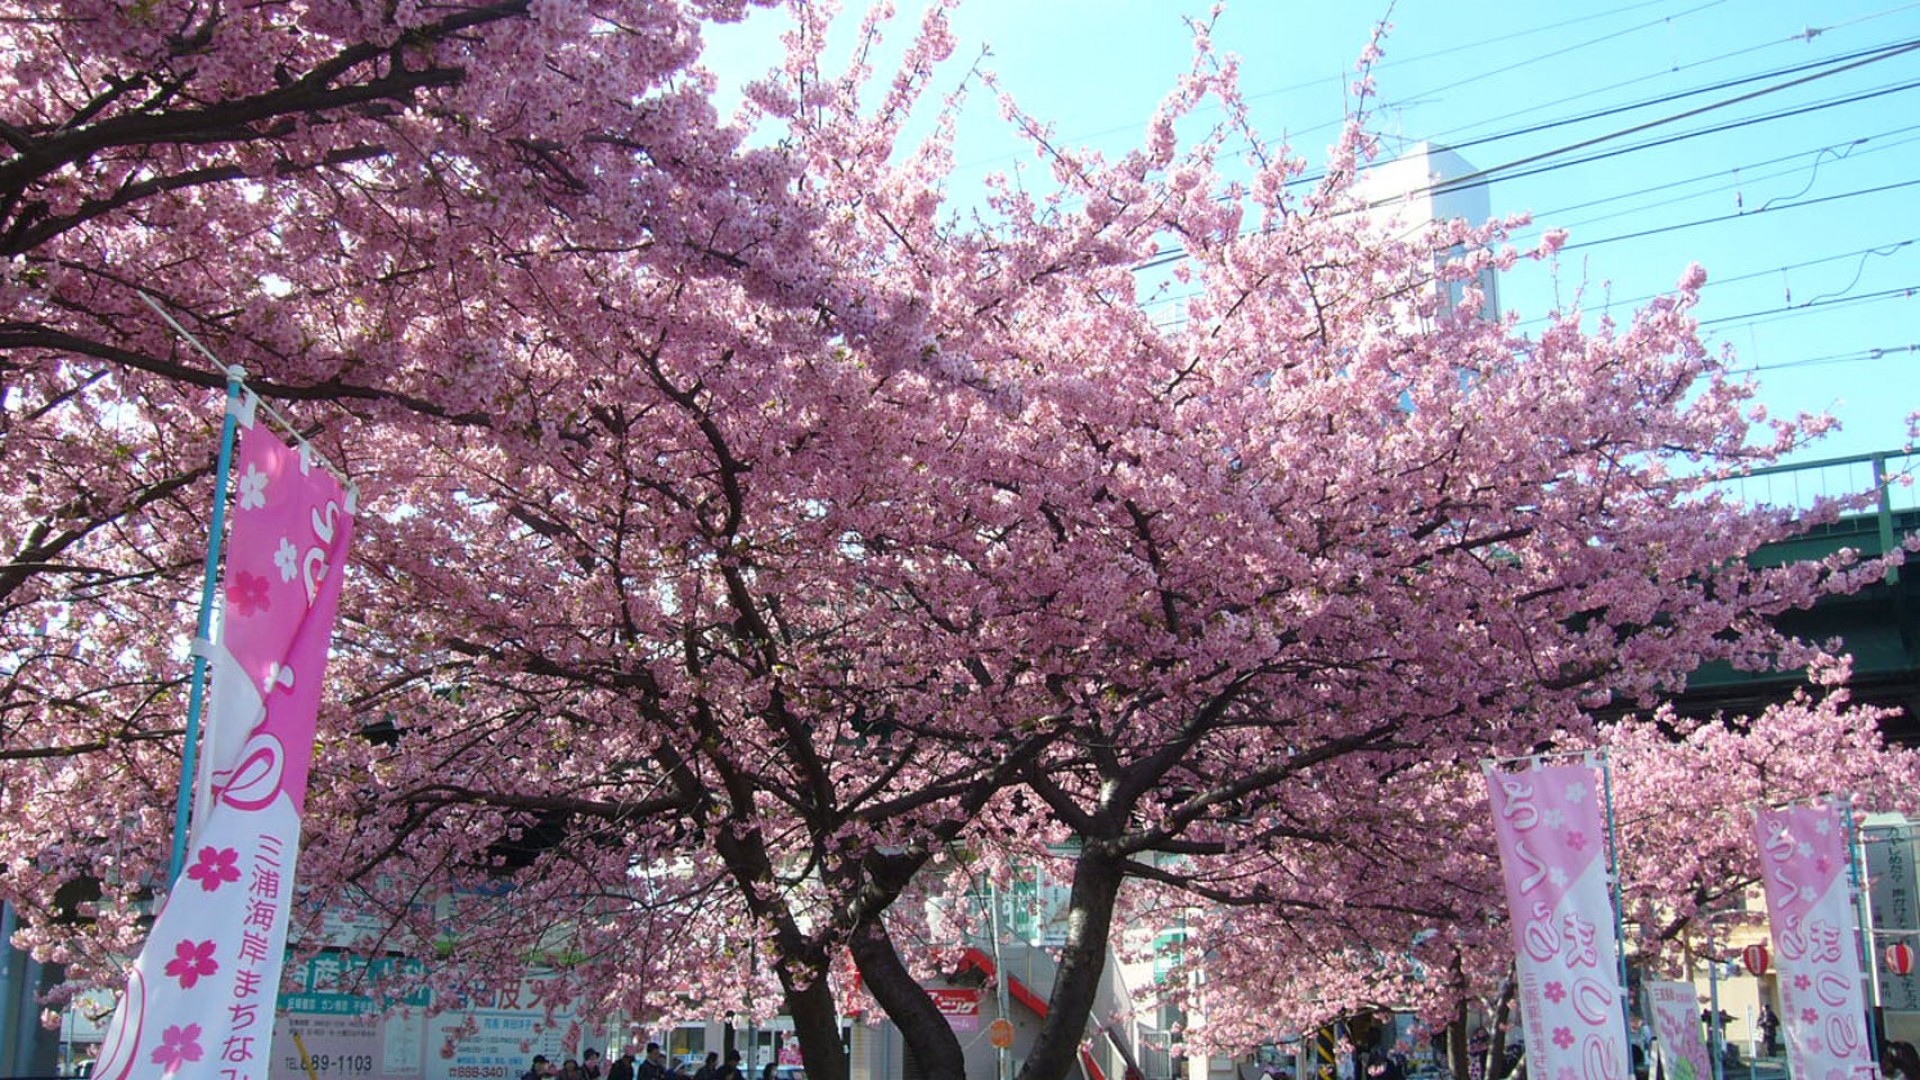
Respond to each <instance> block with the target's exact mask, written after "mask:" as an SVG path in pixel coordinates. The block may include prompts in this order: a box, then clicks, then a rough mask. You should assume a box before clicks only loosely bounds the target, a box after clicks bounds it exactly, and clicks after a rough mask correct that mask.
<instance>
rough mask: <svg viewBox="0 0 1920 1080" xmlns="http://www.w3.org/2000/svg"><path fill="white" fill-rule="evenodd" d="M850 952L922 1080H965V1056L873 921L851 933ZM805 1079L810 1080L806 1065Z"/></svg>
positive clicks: (886, 935) (953, 1036)
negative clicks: (917, 1068) (916, 1060)
mask: <svg viewBox="0 0 1920 1080" xmlns="http://www.w3.org/2000/svg"><path fill="white" fill-rule="evenodd" d="M852 949H853V962H854V964H855V966H857V967H858V968H859V969H860V977H861V979H863V980H865V982H866V984H867V990H868V992H870V993H872V994H873V999H874V1000H875V1001H876V1002H878V1003H879V1004H880V1008H881V1010H882V1011H884V1012H885V1013H886V1014H887V1019H889V1020H891V1021H893V1022H894V1025H895V1026H897V1027H898V1028H899V1029H900V1037H901V1039H903V1040H904V1041H905V1042H906V1044H907V1048H908V1049H909V1050H911V1051H912V1052H913V1055H914V1057H915V1058H917V1059H918V1060H919V1062H920V1066H921V1068H922V1069H923V1070H925V1075H926V1077H927V1080H966V1075H967V1063H966V1056H965V1052H964V1051H963V1050H961V1048H960V1038H959V1036H957V1035H955V1034H954V1033H953V1027H952V1025H950V1024H948V1023H947V1018H946V1017H945V1016H943V1015H941V1013H940V1009H939V1008H938V1007H937V1006H935V1005H934V1003H933V998H932V997H931V996H929V995H928V994H927V991H926V989H925V988H924V987H922V986H921V985H920V982H919V980H917V979H915V978H914V977H913V972H911V971H908V970H907V966H906V964H904V963H902V962H901V960H900V953H899V950H897V949H896V948H895V947H894V944H893V939H892V938H891V937H890V936H888V934H887V932H886V929H885V928H884V927H882V926H881V925H880V924H879V923H878V922H877V921H875V922H870V923H868V924H867V925H865V926H863V927H861V928H860V929H859V930H857V931H855V932H854V935H853V941H852ZM807 1075H808V1077H812V1076H813V1071H812V1067H811V1065H809V1067H808V1071H807Z"/></svg>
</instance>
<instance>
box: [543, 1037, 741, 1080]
mask: <svg viewBox="0 0 1920 1080" xmlns="http://www.w3.org/2000/svg"><path fill="white" fill-rule="evenodd" d="M774 1068H775V1066H774V1065H773V1064H771V1063H769V1064H768V1065H767V1067H766V1068H765V1069H764V1070H762V1071H761V1074H760V1080H773V1075H774ZM556 1078H557V1080H746V1075H745V1074H744V1073H742V1072H741V1070H740V1051H738V1050H729V1051H727V1056H726V1060H725V1061H724V1062H722V1060H721V1057H720V1054H719V1053H718V1052H717V1051H716V1052H714V1053H710V1054H708V1055H707V1060H706V1063H705V1064H703V1065H701V1066H700V1067H699V1068H698V1069H694V1070H692V1071H689V1070H688V1069H687V1067H686V1065H685V1063H684V1062H683V1063H681V1064H679V1065H675V1064H672V1063H670V1062H668V1061H667V1055H666V1053H665V1052H664V1051H662V1050H661V1049H660V1044H659V1043H648V1044H647V1048H646V1052H645V1053H644V1054H636V1053H635V1051H634V1048H633V1047H631V1046H629V1047H627V1049H626V1052H625V1053H622V1054H621V1055H620V1056H619V1057H617V1058H615V1059H613V1061H611V1062H608V1061H607V1060H606V1059H605V1058H603V1057H602V1056H601V1054H600V1051H598V1050H594V1049H588V1050H587V1051H585V1052H584V1053H582V1054H581V1055H580V1056H579V1057H578V1058H567V1059H565V1060H564V1061H561V1062H558V1063H555V1062H554V1061H552V1060H549V1059H548V1057H547V1056H546V1055H545V1054H535V1055H533V1062H532V1064H531V1065H530V1066H529V1067H528V1069H527V1071H526V1072H524V1073H522V1074H521V1075H520V1080H556Z"/></svg>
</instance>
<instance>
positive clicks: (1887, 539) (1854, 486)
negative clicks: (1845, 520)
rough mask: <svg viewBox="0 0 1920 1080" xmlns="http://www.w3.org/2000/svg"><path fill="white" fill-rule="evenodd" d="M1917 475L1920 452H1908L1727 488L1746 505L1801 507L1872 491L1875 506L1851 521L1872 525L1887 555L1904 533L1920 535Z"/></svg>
mask: <svg viewBox="0 0 1920 1080" xmlns="http://www.w3.org/2000/svg"><path fill="white" fill-rule="evenodd" d="M1916 475H1920V448H1915V447H1905V448H1902V449H1899V450H1877V451H1873V452H1871V453H1865V454H1851V455H1848V456H1846V457H1834V458H1824V459H1821V460H1818V461H1806V462H1797V463H1794V464H1789V465H1772V466H1768V467H1766V468H1761V469H1755V470H1753V471H1752V472H1750V473H1748V474H1746V475H1745V476H1740V477H1736V478H1733V479H1731V480H1728V481H1726V485H1727V487H1728V488H1729V489H1730V490H1731V491H1732V493H1733V494H1734V495H1735V496H1736V497H1737V498H1739V499H1741V500H1742V501H1744V502H1749V503H1765V504H1767V505H1770V506H1796V507H1801V508H1807V507H1811V506H1812V505H1813V504H1814V502H1815V501H1816V500H1819V499H1822V498H1841V497H1845V496H1853V495H1859V494H1861V493H1863V492H1871V493H1872V494H1873V498H1874V505H1873V506H1871V507H1870V508H1869V509H1867V510H1866V511H1865V513H1864V514H1863V515H1861V516H1860V517H1854V518H1852V519H1851V520H1853V521H1855V522H1859V523H1860V524H1861V525H1865V524H1866V523H1867V521H1871V522H1872V525H1873V532H1874V533H1876V534H1877V536H1876V539H1877V540H1878V541H1879V544H1878V547H1879V550H1880V551H1883V552H1885V551H1892V550H1893V549H1894V546H1895V544H1896V543H1897V542H1899V540H1902V539H1904V534H1906V533H1909V532H1913V531H1916V530H1920V483H1916V482H1915V478H1916ZM1863 518H1864V519H1865V520H1862V519H1863ZM1899 580H1900V572H1899V570H1897V569H1895V570H1892V571H1890V572H1889V573H1888V575H1887V581H1888V582H1889V583H1892V582H1897V581H1899Z"/></svg>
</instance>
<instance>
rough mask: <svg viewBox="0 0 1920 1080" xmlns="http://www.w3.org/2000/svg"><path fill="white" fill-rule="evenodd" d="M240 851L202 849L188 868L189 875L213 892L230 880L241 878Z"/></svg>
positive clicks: (205, 888)
mask: <svg viewBox="0 0 1920 1080" xmlns="http://www.w3.org/2000/svg"><path fill="white" fill-rule="evenodd" d="M239 862H240V853H239V852H238V851H236V850H234V849H233V848H211V847H203V848H201V849H200V858H199V861H198V862H195V863H194V864H193V865H192V866H190V867H188V868H187V877H188V878H189V879H190V880H193V881H197V882H199V883H200V887H201V888H202V889H204V890H206V891H207V892H212V891H214V890H215V889H218V888H219V887H220V886H222V885H225V884H227V883H228V882H233V881H239V880H240V867H239Z"/></svg>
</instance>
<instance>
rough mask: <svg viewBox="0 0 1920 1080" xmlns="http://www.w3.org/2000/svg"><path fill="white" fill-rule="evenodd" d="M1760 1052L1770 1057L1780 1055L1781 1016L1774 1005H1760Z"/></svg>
mask: <svg viewBox="0 0 1920 1080" xmlns="http://www.w3.org/2000/svg"><path fill="white" fill-rule="evenodd" d="M1760 1052H1761V1053H1763V1054H1765V1055H1766V1056H1768V1057H1779V1056H1780V1017H1779V1015H1778V1014H1776V1013H1775V1012H1774V1011H1773V1006H1772V1005H1762V1006H1760Z"/></svg>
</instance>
